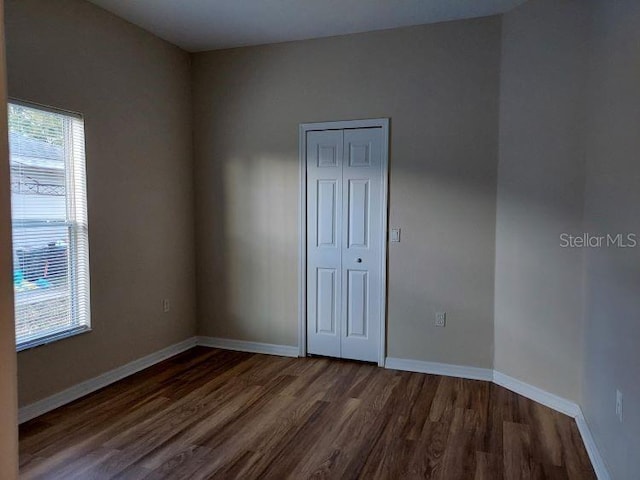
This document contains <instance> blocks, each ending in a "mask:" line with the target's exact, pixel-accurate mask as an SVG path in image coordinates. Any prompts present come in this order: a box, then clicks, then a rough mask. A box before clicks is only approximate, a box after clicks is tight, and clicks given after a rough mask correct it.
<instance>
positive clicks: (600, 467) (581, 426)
mask: <svg viewBox="0 0 640 480" xmlns="http://www.w3.org/2000/svg"><path fill="white" fill-rule="evenodd" d="M576 424H577V425H578V430H579V431H580V436H581V437H582V442H583V443H584V448H585V449H586V450H587V454H588V455H589V459H590V460H591V465H593V469H594V470H595V472H596V476H597V477H598V480H611V475H609V471H608V470H607V467H606V465H605V464H604V459H603V458H602V455H600V450H598V446H597V445H596V442H595V440H594V439H593V435H592V434H591V430H589V425H588V424H587V421H586V420H585V418H584V415H583V414H582V411H580V413H579V415H578V416H577V417H576Z"/></svg>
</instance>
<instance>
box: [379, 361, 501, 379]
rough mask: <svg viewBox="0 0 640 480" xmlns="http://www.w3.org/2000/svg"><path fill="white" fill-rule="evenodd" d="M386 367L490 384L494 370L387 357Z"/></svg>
mask: <svg viewBox="0 0 640 480" xmlns="http://www.w3.org/2000/svg"><path fill="white" fill-rule="evenodd" d="M384 366H385V368H389V369H391V370H405V371H407V372H418V373H430V374H432V375H444V376H446V377H458V378H468V379H471V380H486V381H488V382H490V381H491V380H492V379H493V370H491V369H489V368H478V367H465V366H462V365H451V364H448V363H436V362H423V361H420V360H408V359H405V358H392V357H387V359H386V361H385V364H384Z"/></svg>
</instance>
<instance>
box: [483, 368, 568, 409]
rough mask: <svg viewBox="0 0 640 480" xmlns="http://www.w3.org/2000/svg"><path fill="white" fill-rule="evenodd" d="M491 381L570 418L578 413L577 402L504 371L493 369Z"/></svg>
mask: <svg viewBox="0 0 640 480" xmlns="http://www.w3.org/2000/svg"><path fill="white" fill-rule="evenodd" d="M493 383H495V384H497V385H500V386H501V387H504V388H506V389H507V390H511V391H512V392H515V393H517V394H519V395H522V396H523V397H527V398H528V399H530V400H533V401H534V402H538V403H541V404H542V405H544V406H546V407H549V408H551V409H553V410H555V411H557V412H560V413H564V414H565V415H568V416H570V417H572V418H576V417H577V416H578V415H579V414H580V407H579V406H578V404H577V403H575V402H572V401H571V400H567V399H566V398H562V397H559V396H557V395H554V394H553V393H549V392H547V391H546V390H542V389H541V388H538V387H534V386H533V385H529V384H528V383H525V382H523V381H521V380H518V379H517V378H513V377H510V376H509V375H505V374H504V373H501V372H498V371H494V372H493Z"/></svg>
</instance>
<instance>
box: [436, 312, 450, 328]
mask: <svg viewBox="0 0 640 480" xmlns="http://www.w3.org/2000/svg"><path fill="white" fill-rule="evenodd" d="M446 323H447V312H437V313H436V321H435V326H436V327H444V326H445V325H446Z"/></svg>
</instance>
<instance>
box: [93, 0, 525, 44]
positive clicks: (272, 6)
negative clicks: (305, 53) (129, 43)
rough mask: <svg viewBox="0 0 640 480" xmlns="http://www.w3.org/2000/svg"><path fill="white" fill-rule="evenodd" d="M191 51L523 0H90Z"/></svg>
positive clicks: (378, 26) (442, 17)
mask: <svg viewBox="0 0 640 480" xmlns="http://www.w3.org/2000/svg"><path fill="white" fill-rule="evenodd" d="M90 1H91V2H92V3H95V4H96V5H99V6H101V7H103V8H105V9H106V10H109V11H111V12H113V13H115V14H116V15H118V16H120V17H122V18H124V19H126V20H129V21H130V22H132V23H135V24H136V25H139V26H140V27H142V28H144V29H146V30H148V31H150V32H152V33H154V34H156V35H157V36H159V37H161V38H164V39H165V40H167V41H169V42H171V43H173V44H175V45H178V46H180V47H182V48H184V49H185V50H189V51H192V52H196V51H204V50H214V49H219V48H228V47H239V46H245V45H260V44H265V43H277V42H286V41H290V40H302V39H308V38H319V37H329V36H333V35H343V34H347V33H357V32H369V31H372V30H384V29H387V28H396V27H404V26H409V25H421V24H425V23H434V22H442V21H446V20H457V19H461V18H473V17H483V16H487V15H494V14H498V13H503V12H506V11H507V10H510V9H511V8H513V7H515V6H517V5H520V4H521V3H524V1H525V0H90Z"/></svg>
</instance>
